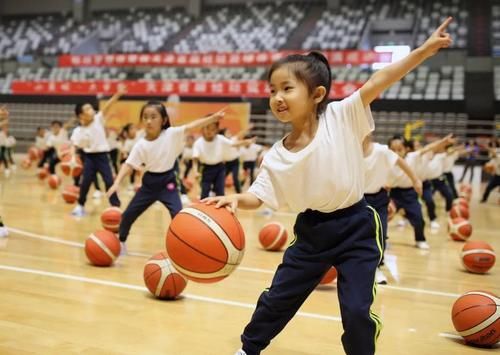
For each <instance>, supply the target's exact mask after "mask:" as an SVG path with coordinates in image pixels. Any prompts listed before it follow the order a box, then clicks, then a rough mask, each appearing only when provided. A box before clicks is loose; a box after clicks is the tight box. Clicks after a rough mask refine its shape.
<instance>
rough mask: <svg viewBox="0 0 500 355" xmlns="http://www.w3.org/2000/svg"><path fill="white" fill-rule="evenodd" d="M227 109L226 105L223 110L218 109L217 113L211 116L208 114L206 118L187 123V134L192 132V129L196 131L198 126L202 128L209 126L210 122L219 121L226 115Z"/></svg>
mask: <svg viewBox="0 0 500 355" xmlns="http://www.w3.org/2000/svg"><path fill="white" fill-rule="evenodd" d="M225 110H226V107H224V108H223V109H222V110H220V111H217V112H216V113H214V114H212V115H210V116H207V117H204V118H199V119H197V120H195V121H193V122H190V123H188V124H186V130H185V132H186V134H188V133H190V131H194V130H196V129H198V128H202V127H204V126H207V125H209V124H210V123H215V122H217V121H219V120H220V119H221V118H223V117H224V114H225Z"/></svg>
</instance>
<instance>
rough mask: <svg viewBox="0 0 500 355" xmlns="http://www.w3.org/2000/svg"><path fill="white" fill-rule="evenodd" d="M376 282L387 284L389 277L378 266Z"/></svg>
mask: <svg viewBox="0 0 500 355" xmlns="http://www.w3.org/2000/svg"><path fill="white" fill-rule="evenodd" d="M375 282H376V283H378V284H379V285H387V277H385V275H384V272H383V271H382V270H380V268H377V271H376V272H375Z"/></svg>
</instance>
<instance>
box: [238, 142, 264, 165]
mask: <svg viewBox="0 0 500 355" xmlns="http://www.w3.org/2000/svg"><path fill="white" fill-rule="evenodd" d="M261 150H262V146H261V145H260V144H255V143H252V144H250V145H249V146H248V147H246V146H243V147H241V150H240V156H241V160H243V161H253V162H255V161H257V157H258V156H259V153H260V151H261Z"/></svg>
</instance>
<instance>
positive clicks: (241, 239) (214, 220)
mask: <svg viewBox="0 0 500 355" xmlns="http://www.w3.org/2000/svg"><path fill="white" fill-rule="evenodd" d="M190 208H192V209H194V210H196V211H199V212H201V213H203V214H204V215H205V216H207V217H209V218H210V219H211V220H212V221H213V222H214V224H216V225H217V226H219V227H220V229H221V230H222V231H223V232H224V233H225V234H226V236H227V237H228V239H229V241H230V242H231V244H232V246H233V247H234V248H235V249H236V250H239V249H238V248H237V247H236V245H235V244H234V243H233V240H232V239H231V238H229V233H228V231H227V230H226V229H225V228H224V226H222V225H221V224H220V223H219V222H218V221H217V220H216V219H214V218H212V216H210V215H209V214H207V213H206V212H205V211H203V210H200V209H198V208H196V206H192V207H188V208H187V209H188V210H189V209H190ZM182 212H183V211H181V213H182ZM231 218H232V219H233V222H234V223H235V224H236V226H237V229H238V237H239V238H238V239H239V242H240V244H243V241H244V238H245V236H244V232H243V228H242V227H241V224H240V222H239V221H238V219H236V218H235V217H234V215H233V214H231ZM202 222H203V223H204V224H205V225H207V227H209V228H210V226H209V225H208V224H206V223H205V222H204V221H203V220H202ZM214 233H215V231H214Z"/></svg>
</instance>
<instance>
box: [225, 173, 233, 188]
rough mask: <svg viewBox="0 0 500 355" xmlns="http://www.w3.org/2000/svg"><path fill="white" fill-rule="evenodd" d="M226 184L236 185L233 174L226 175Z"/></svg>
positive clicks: (228, 185) (229, 185)
mask: <svg viewBox="0 0 500 355" xmlns="http://www.w3.org/2000/svg"><path fill="white" fill-rule="evenodd" d="M224 186H226V187H233V186H234V181H233V175H231V174H229V175H228V176H226V181H225V182H224Z"/></svg>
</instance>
